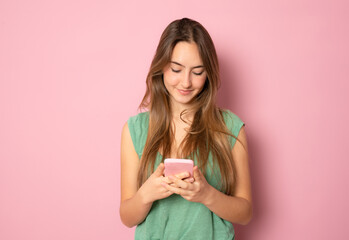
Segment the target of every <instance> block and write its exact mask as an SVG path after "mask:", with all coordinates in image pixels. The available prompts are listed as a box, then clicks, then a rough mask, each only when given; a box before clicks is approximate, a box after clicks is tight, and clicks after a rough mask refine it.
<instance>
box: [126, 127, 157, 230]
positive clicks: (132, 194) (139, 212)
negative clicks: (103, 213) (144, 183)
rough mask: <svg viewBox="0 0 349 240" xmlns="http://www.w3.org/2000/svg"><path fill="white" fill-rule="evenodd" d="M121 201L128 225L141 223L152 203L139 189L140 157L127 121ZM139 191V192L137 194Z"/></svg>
mask: <svg viewBox="0 0 349 240" xmlns="http://www.w3.org/2000/svg"><path fill="white" fill-rule="evenodd" d="M120 161H121V203H120V218H121V221H122V222H123V223H124V224H125V225H126V226H128V227H133V226H135V225H137V224H139V223H141V222H142V221H143V220H144V219H145V217H146V216H147V214H148V212H149V210H150V208H151V205H152V203H145V202H144V201H142V197H141V196H140V195H141V194H139V191H137V174H138V168H139V157H138V154H137V153H136V151H135V149H134V146H133V143H132V139H131V135H130V131H129V129H128V125H127V123H126V124H125V125H124V127H123V129H122V135H121V159H120ZM137 193H138V194H137Z"/></svg>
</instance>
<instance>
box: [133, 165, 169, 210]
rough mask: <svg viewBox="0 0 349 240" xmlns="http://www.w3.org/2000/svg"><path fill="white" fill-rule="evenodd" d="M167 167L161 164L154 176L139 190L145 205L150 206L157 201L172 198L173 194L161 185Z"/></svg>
mask: <svg viewBox="0 0 349 240" xmlns="http://www.w3.org/2000/svg"><path fill="white" fill-rule="evenodd" d="M164 169H165V165H164V164H163V163H160V164H159V166H158V167H157V169H156V170H155V171H154V172H153V174H152V175H150V177H149V178H148V179H147V180H146V181H145V182H144V183H143V185H142V186H141V187H140V188H139V190H138V191H139V194H140V196H141V199H142V201H143V203H145V204H150V203H153V202H154V201H156V200H159V199H163V198H167V197H169V196H171V194H172V192H170V191H168V190H167V189H166V188H164V187H163V186H162V185H161V183H162V182H163V180H164V178H165V177H164Z"/></svg>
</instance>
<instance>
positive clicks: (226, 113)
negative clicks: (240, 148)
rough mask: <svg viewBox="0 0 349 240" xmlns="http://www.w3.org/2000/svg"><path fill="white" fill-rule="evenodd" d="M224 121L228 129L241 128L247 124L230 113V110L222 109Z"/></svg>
mask: <svg viewBox="0 0 349 240" xmlns="http://www.w3.org/2000/svg"><path fill="white" fill-rule="evenodd" d="M221 112H222V115H223V119H224V122H225V124H226V125H227V127H228V128H229V127H239V128H241V127H242V126H243V125H245V123H244V122H243V121H242V120H241V118H240V117H239V116H238V115H236V114H235V113H233V112H232V111H230V110H229V109H222V110H221Z"/></svg>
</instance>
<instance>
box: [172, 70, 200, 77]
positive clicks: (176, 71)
mask: <svg viewBox="0 0 349 240" xmlns="http://www.w3.org/2000/svg"><path fill="white" fill-rule="evenodd" d="M171 70H172V72H175V73H179V72H180V71H181V70H174V69H173V68H171ZM203 72H204V71H202V72H201V73H195V72H193V73H194V74H195V75H196V76H200V75H201V74H202V73H203Z"/></svg>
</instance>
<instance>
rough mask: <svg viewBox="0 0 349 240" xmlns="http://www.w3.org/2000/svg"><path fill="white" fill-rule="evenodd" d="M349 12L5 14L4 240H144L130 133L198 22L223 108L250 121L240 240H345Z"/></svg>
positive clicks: (1, 12) (0, 70)
mask: <svg viewBox="0 0 349 240" xmlns="http://www.w3.org/2000/svg"><path fill="white" fill-rule="evenodd" d="M348 9H349V4H348V1H344V0H343V1H339V0H337V1H331V0H327V1H325V0H322V1H316V0H288V1H280V0H271V1H262V0H258V1H202V0H201V1H184V0H180V1H166V2H165V1H160V0H159V1H137V2H136V1H128V2H127V3H126V1H125V2H117V1H97V0H96V1H67V0H65V1H13V0H2V1H1V2H0V34H1V35H0V194H1V195H0V239H2V240H14V239H15V240H19V239H26V240H34V239H35V240H41V239H43V240H44V239H45V240H46V239H50V240H56V239H57V240H58V239H65V240H70V239H74V240H76V239H79V240H80V239H81V240H90V239H91V240H92V239H93V240H94V239H104V240H108V239H111V240H112V239H132V238H133V232H134V229H128V228H126V227H124V226H123V225H122V223H121V221H120V219H119V214H118V209H119V201H120V200H119V198H120V193H119V192H120V189H119V185H120V184H119V175H120V167H119V166H120V161H119V145H120V133H121V128H122V126H123V124H124V123H125V121H126V120H127V119H128V117H129V116H131V115H134V114H136V113H137V107H138V105H139V103H140V101H141V99H142V97H143V94H144V90H145V76H146V74H147V71H148V68H149V65H150V62H151V59H152V57H153V54H154V52H155V48H156V45H157V43H158V40H159V38H160V35H161V33H162V31H163V30H164V28H165V27H166V26H167V25H168V24H169V23H170V22H171V21H172V20H174V19H178V18H182V17H190V18H193V19H196V20H198V21H199V22H201V23H202V24H203V25H204V26H205V27H206V28H207V30H208V31H209V32H210V34H211V36H212V38H213V40H214V42H215V45H216V48H217V51H218V55H219V60H220V63H221V73H222V79H223V83H222V89H221V91H220V97H219V102H220V103H221V106H223V107H226V108H229V109H231V110H232V111H233V112H235V113H236V114H237V115H238V116H240V118H242V119H243V120H244V121H245V123H246V128H247V134H248V138H249V146H250V158H251V159H250V162H251V163H250V164H251V172H252V182H253V197H254V218H253V220H252V221H251V223H250V224H249V225H247V226H238V225H236V235H237V239H239V240H250V239H253V240H259V239H261V240H263V239H268V240H280V239H283V240H288V239H318V240H322V239H346V238H347V236H348V235H349V230H348V229H349V228H348V226H347V216H348V213H349V211H348V210H349V208H348V200H349V199H348V189H349V186H348V180H349V177H348V174H346V173H347V171H348V168H349V163H348V153H349V151H348V134H349V131H348V130H349V128H348V122H349V113H348V107H347V106H346V105H347V103H348V102H349V97H348V92H349V91H348V90H349V83H348V74H349V66H348V63H349V57H348V56H349V51H348V42H349V28H348V22H349V17H348V16H349V14H348Z"/></svg>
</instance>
